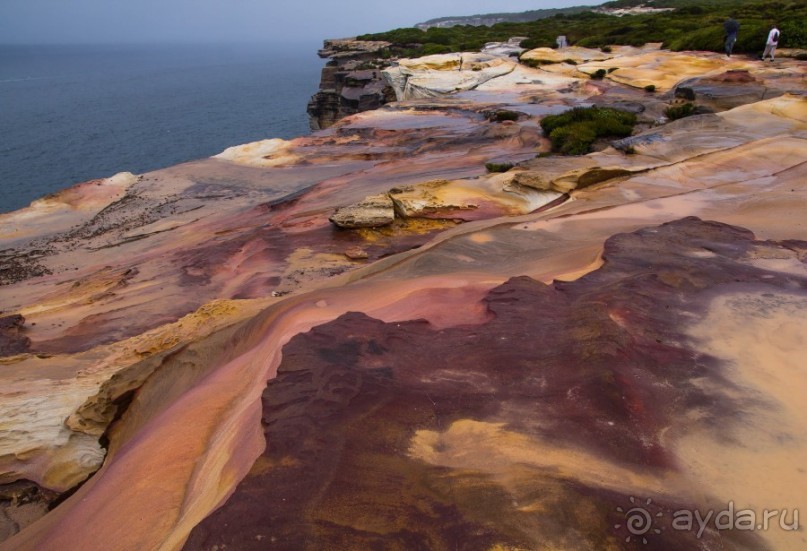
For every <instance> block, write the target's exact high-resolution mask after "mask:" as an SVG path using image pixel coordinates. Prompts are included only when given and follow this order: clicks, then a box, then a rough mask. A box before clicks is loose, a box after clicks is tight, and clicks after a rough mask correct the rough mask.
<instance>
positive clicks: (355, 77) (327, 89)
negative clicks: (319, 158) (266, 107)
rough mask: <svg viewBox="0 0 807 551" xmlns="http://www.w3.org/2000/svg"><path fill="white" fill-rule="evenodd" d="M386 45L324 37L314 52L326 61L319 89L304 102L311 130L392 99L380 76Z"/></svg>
mask: <svg viewBox="0 0 807 551" xmlns="http://www.w3.org/2000/svg"><path fill="white" fill-rule="evenodd" d="M389 45H390V44H389V43H387V42H368V41H360V40H350V39H347V40H326V41H325V44H324V48H323V49H321V50H320V51H319V52H318V53H319V56H320V57H321V58H323V59H328V60H329V61H328V63H327V64H326V66H325V67H324V68H323V69H322V79H321V81H320V85H319V92H317V93H316V94H314V96H313V97H312V98H311V101H310V102H309V103H308V115H309V117H310V125H311V130H313V131H317V130H322V129H325V128H328V127H330V126H332V125H333V124H334V123H335V122H336V121H338V120H339V119H341V118H343V117H346V116H348V115H353V114H355V113H360V112H362V111H369V110H372V109H378V108H379V107H381V106H382V105H384V104H386V103H388V102H390V101H394V100H395V94H394V92H393V91H392V89H391V88H389V87H388V86H387V85H386V83H385V81H384V80H383V78H382V76H381V69H382V68H384V67H385V66H386V65H387V63H386V62H385V61H384V60H383V59H381V57H380V53H381V51H382V50H383V49H384V48H386V47H388V46H389Z"/></svg>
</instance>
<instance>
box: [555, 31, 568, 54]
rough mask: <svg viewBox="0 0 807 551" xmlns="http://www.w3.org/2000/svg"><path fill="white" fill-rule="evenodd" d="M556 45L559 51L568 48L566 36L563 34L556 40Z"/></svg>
mask: <svg viewBox="0 0 807 551" xmlns="http://www.w3.org/2000/svg"><path fill="white" fill-rule="evenodd" d="M555 43H556V44H557V45H558V49H559V50H560V49H563V48H568V47H569V43H568V42H567V41H566V35H565V34H562V35H560V36H559V37H557V38H556V39H555Z"/></svg>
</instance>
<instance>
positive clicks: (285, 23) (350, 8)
mask: <svg viewBox="0 0 807 551" xmlns="http://www.w3.org/2000/svg"><path fill="white" fill-rule="evenodd" d="M602 1H604V0H599V1H590V0H497V1H493V0H487V1H484V0H399V1H395V0H0V43H6V44H8V43H29V44H30V43H39V44H42V43H47V44H54V43H55V44H60V43H120V42H230V41H238V42H241V41H248V42H255V41H259V42H275V41H295V42H311V41H320V40H322V39H323V38H340V37H347V36H354V35H356V34H360V33H363V32H380V31H385V30H389V29H392V28H395V27H409V26H412V25H414V24H415V23H419V22H421V21H425V20H427V19H431V18H434V17H442V16H449V15H473V14H477V13H490V12H504V11H525V10H531V9H539V8H550V7H555V8H557V7H566V6H575V5H595V4H600V3H602Z"/></svg>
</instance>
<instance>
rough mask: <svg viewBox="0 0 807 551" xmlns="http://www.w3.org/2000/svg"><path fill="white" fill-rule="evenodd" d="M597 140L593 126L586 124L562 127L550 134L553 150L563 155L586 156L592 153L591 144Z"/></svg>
mask: <svg viewBox="0 0 807 551" xmlns="http://www.w3.org/2000/svg"><path fill="white" fill-rule="evenodd" d="M596 139H597V133H596V132H595V131H594V128H593V127H592V125H591V124H589V123H586V122H575V123H572V124H570V125H569V126H561V127H560V128H556V129H555V130H553V131H552V132H551V133H550V134H549V140H550V141H551V142H552V149H553V150H554V151H557V152H558V153H562V154H563V155H585V154H586V153H588V152H589V151H591V144H593V143H594V140H596Z"/></svg>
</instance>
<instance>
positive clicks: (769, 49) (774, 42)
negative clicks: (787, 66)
mask: <svg viewBox="0 0 807 551" xmlns="http://www.w3.org/2000/svg"><path fill="white" fill-rule="evenodd" d="M779 35H780V33H779V29H777V28H776V25H771V32H769V33H768V41H767V42H766V43H765V51H764V52H763V53H762V61H765V58H766V57H768V55H770V56H771V61H773V54H774V53H775V52H776V46H778V45H779Z"/></svg>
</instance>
